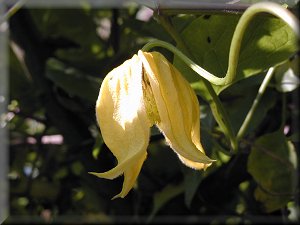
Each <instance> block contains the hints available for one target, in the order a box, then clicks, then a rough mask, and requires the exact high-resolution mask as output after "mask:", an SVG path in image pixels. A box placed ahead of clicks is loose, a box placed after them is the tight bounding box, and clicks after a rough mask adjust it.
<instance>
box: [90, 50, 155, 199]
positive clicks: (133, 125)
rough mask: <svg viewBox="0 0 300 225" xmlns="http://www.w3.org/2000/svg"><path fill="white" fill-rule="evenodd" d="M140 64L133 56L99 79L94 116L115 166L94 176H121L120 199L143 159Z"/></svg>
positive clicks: (145, 133)
mask: <svg viewBox="0 0 300 225" xmlns="http://www.w3.org/2000/svg"><path fill="white" fill-rule="evenodd" d="M141 79H142V64H141V61H140V60H139V58H138V57H137V55H134V56H133V57H132V59H130V60H127V61H125V62H124V63H123V64H122V65H121V66H119V67H117V68H115V69H114V70H112V71H111V72H110V73H109V74H108V75H107V76H106V77H105V79H104V80H103V82H102V85H101V88H100V93H99V97H98V100H97V103H96V116H97V121H98V124H99V126H100V130H101V133H102V137H103V140H104V142H105V144H106V145H107V146H108V148H109V149H110V150H111V152H112V153H113V154H114V156H115V157H116V158H117V160H118V165H117V166H116V167H115V168H113V169H111V170H110V171H107V172H104V173H92V174H94V175H96V176H98V177H102V178H107V179H114V178H115V177H117V176H120V175H122V174H124V183H123V188H122V191H121V193H120V194H119V195H117V196H116V197H124V196H125V195H126V194H127V193H128V192H129V190H130V189H131V188H132V187H133V185H134V183H135V181H136V179H137V176H138V174H139V172H140V170H141V166H142V164H143V162H144V160H145V158H146V155H147V152H146V149H147V146H148V144H149V136H150V129H149V126H150V123H149V120H148V118H147V113H146V111H145V106H144V102H143V90H142V85H141V82H142V80H141Z"/></svg>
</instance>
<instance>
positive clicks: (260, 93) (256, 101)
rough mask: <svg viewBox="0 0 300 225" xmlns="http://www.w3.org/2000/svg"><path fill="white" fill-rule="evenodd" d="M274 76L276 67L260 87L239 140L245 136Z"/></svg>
mask: <svg viewBox="0 0 300 225" xmlns="http://www.w3.org/2000/svg"><path fill="white" fill-rule="evenodd" d="M273 74H274V67H271V68H270V69H269V70H268V72H267V74H266V76H265V78H264V80H263V82H262V84H261V85H260V88H259V90H258V93H257V95H256V97H255V99H254V102H253V104H252V106H251V108H250V110H249V112H248V113H247V115H246V118H245V120H244V122H243V124H242V126H241V127H240V129H239V131H238V134H237V140H240V139H241V138H242V137H243V136H244V135H245V133H246V131H247V129H248V127H249V124H250V121H251V119H252V117H253V115H254V112H255V110H256V108H257V106H258V104H259V102H260V100H261V98H262V96H263V94H264V93H265V90H266V88H267V86H268V84H269V82H270V80H271V78H272V76H273Z"/></svg>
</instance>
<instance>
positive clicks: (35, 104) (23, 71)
mask: <svg viewBox="0 0 300 225" xmlns="http://www.w3.org/2000/svg"><path fill="white" fill-rule="evenodd" d="M223 16H224V14H223ZM225 16H226V15H225ZM239 16H240V14H230V15H228V17H230V18H232V19H228V21H230V22H229V23H230V24H232V26H229V28H228V29H229V30H230V31H229V33H230V32H231V33H232V32H233V30H234V27H235V25H236V23H237V21H238V18H239ZM209 17H210V15H208V14H205V15H202V14H189V15H183V14H182V13H178V14H176V15H172V16H170V18H171V20H172V23H173V24H174V27H175V28H176V29H177V30H178V31H179V32H182V31H184V30H185V29H186V28H187V27H188V26H189V24H191V23H192V21H194V20H195V19H197V18H203V20H206V19H208V18H209ZM8 25H9V40H8V43H7V44H8V61H9V64H8V69H9V71H8V72H9V100H8V102H7V103H8V106H7V113H6V114H5V118H4V121H5V126H6V128H7V130H8V133H9V143H8V147H9V169H8V170H9V171H8V182H9V216H8V218H7V219H6V220H5V221H4V224H26V223H27V224H40V223H54V224H89V223H90V224H107V223H130V224H132V223H133V224H135V223H145V222H147V223H198V224H202V223H210V224H224V223H226V224H246V223H247V224H255V223H261V222H263V223H272V224H274V223H287V224H289V223H297V222H299V198H298V197H299V196H298V194H299V188H298V187H295V186H297V183H298V174H297V172H296V168H297V166H294V165H297V163H298V162H299V158H298V157H297V154H299V152H297V151H298V146H299V138H298V134H299V131H298V125H299V124H298V118H299V117H298V116H299V108H298V100H297V98H298V94H297V92H298V89H297V87H298V85H299V81H296V82H298V85H296V87H295V88H292V89H291V90H290V89H289V91H286V89H285V90H284V91H282V90H281V91H280V89H278V88H277V89H276V85H277V84H278V81H276V80H274V81H273V82H272V85H273V88H270V89H269V90H268V91H267V92H266V96H265V98H263V100H262V101H263V105H262V107H261V108H260V109H259V113H258V114H259V115H258V116H257V117H256V119H255V120H254V122H253V124H252V127H251V130H250V131H249V133H248V135H249V136H248V137H247V139H245V141H244V142H243V143H242V144H241V149H242V150H241V151H242V154H236V155H231V154H229V153H230V150H229V149H230V144H229V143H228V141H226V138H224V135H222V132H221V131H220V130H219V129H218V126H217V124H216V122H215V120H214V117H213V115H212V113H211V111H210V107H209V105H208V103H207V102H206V99H205V97H203V96H202V95H201V92H199V93H200V94H199V96H198V97H199V102H200V104H201V125H202V128H201V135H202V136H201V138H202V143H203V145H204V147H205V149H206V152H207V154H208V155H209V156H210V157H211V158H214V159H217V160H218V161H217V163H216V165H214V166H212V167H210V168H209V169H208V170H207V171H205V172H204V171H201V172H199V171H194V170H192V169H189V168H186V167H185V166H184V165H182V164H181V162H180V161H179V160H178V158H177V156H176V154H174V153H173V152H172V150H171V149H170V148H169V147H168V146H167V145H166V144H165V142H164V137H163V136H162V135H161V134H160V133H159V132H158V131H157V130H155V128H154V129H153V130H152V135H151V139H150V145H149V148H148V158H147V160H146V161H145V163H144V165H143V168H142V171H141V173H140V175H139V178H138V182H137V184H136V186H135V188H134V189H133V190H132V191H131V192H130V193H129V194H128V196H126V198H124V199H116V200H111V198H112V197H113V196H114V195H116V194H117V193H119V192H120V190H121V187H122V182H123V177H119V178H117V179H115V180H106V179H99V178H96V177H94V176H92V175H89V174H88V172H104V171H107V170H109V169H111V168H113V167H114V165H115V164H116V161H115V158H114V156H113V155H112V154H111V152H110V151H109V149H108V148H107V147H106V145H105V144H104V143H103V140H102V138H101V134H100V131H99V128H98V126H97V124H96V120H95V109H94V108H95V102H96V99H97V96H98V92H99V88H100V85H101V82H102V80H103V78H104V77H105V75H106V74H107V73H108V72H109V71H111V70H112V69H113V68H114V67H116V66H118V65H120V64H122V63H123V62H124V61H125V60H127V59H129V58H131V57H132V55H133V54H135V53H137V51H138V50H139V49H141V48H142V46H143V45H144V44H146V43H147V42H149V40H151V39H154V38H155V39H159V40H164V41H167V42H170V43H173V44H174V43H175V42H174V41H173V39H172V37H171V36H170V35H169V34H168V32H167V31H166V30H165V29H164V28H163V26H161V24H160V23H159V22H158V21H157V20H156V19H155V17H154V16H153V10H151V9H149V8H146V7H144V6H141V5H137V4H129V5H127V6H126V7H123V8H120V7H119V8H117V7H116V8H109V7H105V8H95V7H91V5H89V4H87V3H86V4H85V3H84V2H83V4H81V5H79V6H78V7H74V8H57V7H50V6H49V7H47V6H44V7H40V6H39V7H34V5H32V6H30V7H21V8H20V9H18V10H16V12H14V13H13V15H12V16H11V17H10V18H9V24H8ZM205 40H206V41H207V42H208V43H210V42H211V41H214V39H212V40H210V39H207V38H206V39H205ZM224 42H226V44H224V45H227V43H228V44H230V42H229V41H227V40H224ZM188 44H189V43H188ZM226 49H227V51H228V46H227V47H226ZM287 49H288V50H284V51H283V53H282V52H281V55H280V57H281V58H280V57H279V58H280V59H278V61H280V60H281V61H282V60H283V59H288V58H289V57H290V56H291V55H292V56H293V57H294V58H293V59H295V57H296V58H297V56H295V54H291V53H292V52H295V51H294V49H293V48H291V47H287ZM158 50H159V51H160V52H162V53H163V54H164V55H165V56H166V57H167V58H168V59H169V60H170V61H172V60H173V58H172V54H171V53H170V52H168V51H166V50H163V49H158ZM224 57H225V56H224ZM226 57H227V56H226ZM226 57H225V58H226ZM226 60H227V58H226ZM257 73H259V72H257ZM293 79H294V78H293ZM295 79H296V78H295ZM261 81H262V78H261V77H258V76H252V77H250V78H249V79H245V81H244V82H243V81H242V82H240V83H239V85H233V87H232V88H229V89H227V90H226V91H224V92H222V94H221V95H220V97H221V99H222V101H223V102H224V104H225V106H226V108H227V109H228V111H229V112H230V115H231V118H232V119H233V121H235V122H233V123H236V125H234V126H235V127H238V126H239V125H240V124H241V121H242V120H243V118H244V115H245V113H246V111H247V110H248V109H249V106H250V105H251V102H252V101H253V99H254V97H255V96H256V93H257V90H258V87H259V85H260V83H261ZM276 82H277V83H276ZM237 93H238V95H237ZM283 93H284V94H283ZM283 95H285V97H284V98H283V97H282V96H283ZM283 106H284V107H286V110H285V111H284V112H285V117H284V121H282V120H281V119H278V118H282V116H283V111H282V107H283ZM2 119H3V118H2ZM282 123H284V125H285V129H286V130H285V134H286V136H288V137H289V139H288V140H287V139H284V137H282V136H281V135H277V134H276V135H277V136H276V135H274V136H271V137H269V138H268V139H267V141H269V142H273V141H274V138H275V139H276V138H278V140H283V142H280V143H292V144H291V145H292V146H293V147H286V146H284V147H280V149H285V148H287V149H288V150H289V151H290V152H289V153H290V154H289V155H285V154H283V155H280V154H281V153H279V155H280V157H282V158H283V159H285V158H287V159H291V160H290V161H289V160H287V161H285V162H283V163H282V162H279V164H278V162H276V163H277V164H276V163H274V164H272V163H273V162H270V165H272V166H273V167H274V168H275V169H274V171H275V172H274V173H276V172H278V170H280V171H283V172H282V174H281V175H278V180H281V181H282V182H280V183H279V184H278V185H277V184H276V185H277V186H276V187H275V189H276V188H277V189H276V190H279V192H278V193H277V192H272V191H273V189H272V188H273V186H271V187H270V186H268V187H270V188H271V189H270V190H266V193H267V194H268V195H264V194H261V195H263V197H262V198H259V197H258V198H257V195H256V197H255V194H254V193H255V192H256V191H257V187H258V182H257V179H254V178H253V177H255V172H252V171H253V170H251V168H250V169H249V167H247V162H248V163H249V153H250V149H251V148H253V146H252V145H251V144H249V143H253V142H254V140H255V139H256V138H258V137H260V136H261V135H262V134H265V133H272V132H275V131H277V129H278V128H279V127H280V126H281V125H282ZM285 141H286V142H285ZM262 142H264V141H262ZM274 143H275V144H274V145H277V144H276V143H277V142H275V141H274ZM287 145H288V146H290V145H289V144H287ZM273 147H274V146H273ZM274 149H276V147H274ZM291 149H292V150H291ZM274 151H275V152H276V150H274ZM291 155H292V156H291ZM260 156H261V155H260ZM252 157H254V156H252ZM254 161H256V160H254ZM256 162H257V161H256ZM293 162H295V163H294V164H293ZM262 163H266V162H262ZM280 163H281V164H280ZM261 168H262V170H263V167H259V169H258V170H261ZM284 168H289V169H290V170H288V171H286V170H285V169H284ZM252 169H253V168H252ZM249 171H250V173H249ZM262 172H263V171H262ZM278 173H279V172H278ZM253 174H254V175H253ZM295 174H296V175H295ZM266 176H269V174H268V173H266ZM276 176H277V175H276ZM276 176H274V177H272V179H273V180H276V179H277V178H276ZM282 176H284V177H286V179H287V180H284V178H282ZM262 179H265V178H264V177H263V178H262ZM266 179H267V178H266ZM274 183H276V182H274ZM278 188H279V189H278ZM282 190H285V191H284V192H281V191H282ZM272 193H273V194H272ZM274 193H275V194H274ZM274 195H275V197H274ZM270 196H271V197H270ZM272 196H273V197H272ZM258 199H260V201H259V200H258ZM262 199H264V200H262Z"/></svg>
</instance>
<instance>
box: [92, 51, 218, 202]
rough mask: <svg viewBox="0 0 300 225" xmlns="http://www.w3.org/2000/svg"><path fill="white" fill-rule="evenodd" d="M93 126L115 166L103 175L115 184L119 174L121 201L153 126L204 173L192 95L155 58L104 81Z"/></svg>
mask: <svg viewBox="0 0 300 225" xmlns="http://www.w3.org/2000/svg"><path fill="white" fill-rule="evenodd" d="M96 116H97V122H98V124H99V126H100V130H101V133H102V137H103V140H104V142H105V143H106V145H107V146H108V148H109V149H110V150H111V152H112V153H113V154H114V156H115V157H116V158H117V160H118V165H117V166H116V167H114V168H113V169H111V170H109V171H107V172H104V173H91V174H94V175H96V176H98V177H100V178H106V179H114V178H116V177H118V176H120V175H122V174H124V183H123V188H122V191H121V192H120V193H119V194H118V195H116V196H115V197H114V198H116V197H121V198H123V197H125V196H126V195H127V194H128V192H129V191H130V190H131V189H132V187H133V186H134V184H135V181H136V179H137V177H138V175H139V173H140V170H141V167H142V165H143V162H144V161H145V159H146V156H147V147H148V144H149V137H150V127H151V126H153V125H154V124H155V125H156V126H157V127H158V128H159V130H160V131H161V132H162V133H163V135H164V136H165V138H166V141H167V143H168V144H169V145H170V147H171V148H172V149H173V150H174V151H175V152H176V153H177V154H178V156H179V158H180V160H181V161H182V162H183V163H184V164H185V165H187V166H189V167H191V168H194V169H206V168H207V167H208V166H210V165H211V163H212V162H213V161H214V160H211V159H210V158H208V157H207V156H206V155H205V153H204V150H203V148H202V146H201V143H200V111H199V103H198V100H197V97H196V95H195V92H194V91H193V89H192V88H191V87H190V85H189V83H188V82H187V81H186V80H185V79H184V78H183V77H182V75H181V74H180V73H179V71H178V70H177V69H176V68H175V67H174V66H173V65H172V64H170V63H169V62H168V61H167V59H166V58H165V57H164V56H163V55H162V54H160V53H158V52H151V53H147V52H142V51H139V52H138V55H134V56H133V57H132V58H131V59H129V60H127V61H125V62H124V63H123V64H122V65H120V66H119V67H117V68H115V69H114V70H112V71H111V72H110V73H109V74H108V75H107V76H106V77H105V79H104V80H103V82H102V85H101V88H100V93H99V97H98V100H97V103H96Z"/></svg>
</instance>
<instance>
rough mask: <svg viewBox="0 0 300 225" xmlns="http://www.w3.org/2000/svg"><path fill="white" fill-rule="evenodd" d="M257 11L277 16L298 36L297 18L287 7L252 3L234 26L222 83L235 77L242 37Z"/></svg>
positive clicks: (271, 3) (226, 82)
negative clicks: (226, 68)
mask: <svg viewBox="0 0 300 225" xmlns="http://www.w3.org/2000/svg"><path fill="white" fill-rule="evenodd" d="M258 13H270V14H272V15H274V16H277V17H279V18H280V19H282V20H283V21H284V22H286V23H287V24H288V25H289V26H290V27H291V28H292V29H293V31H294V32H295V34H296V35H297V36H298V37H300V32H299V24H298V20H297V18H296V17H295V16H294V15H293V14H292V13H291V12H289V11H288V10H287V9H285V8H284V7H282V6H280V5H278V4H276V3H273V2H260V3H256V4H253V5H252V6H250V7H249V8H248V9H247V10H246V11H245V13H244V14H243V15H242V16H241V18H240V20H239V22H238V24H237V26H236V28H235V31H234V34H233V37H232V40H231V45H230V51H229V61H228V70H227V73H226V76H225V78H224V80H225V81H224V85H226V84H230V83H231V82H232V81H233V80H234V79H235V76H236V69H237V65H238V58H239V53H240V48H241V44H242V39H243V37H244V34H245V31H246V28H247V27H248V25H249V23H250V21H251V20H252V19H253V18H254V16H255V15H256V14H258Z"/></svg>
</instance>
